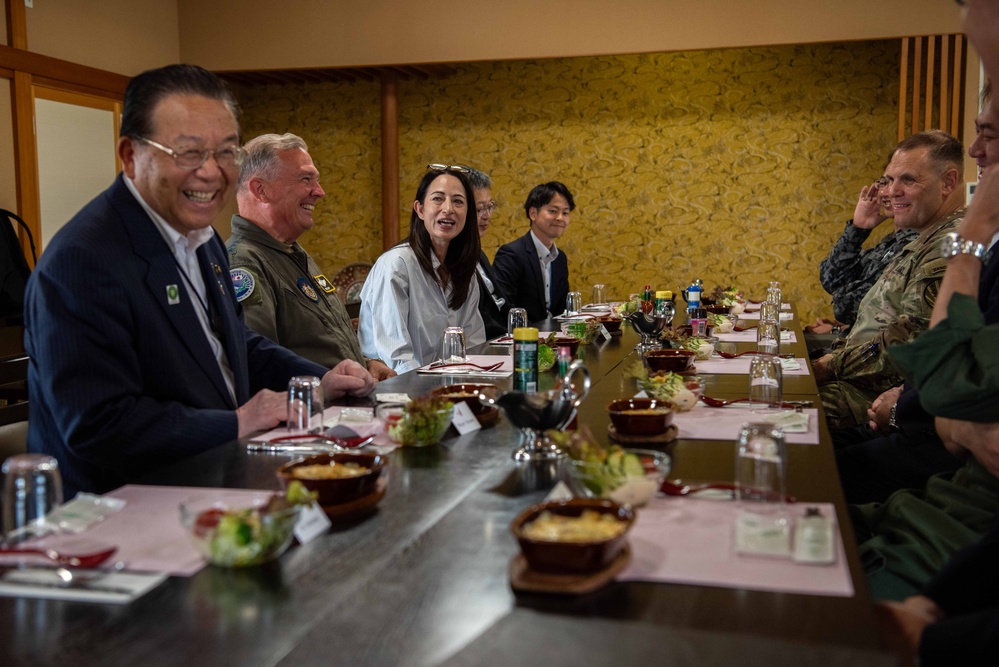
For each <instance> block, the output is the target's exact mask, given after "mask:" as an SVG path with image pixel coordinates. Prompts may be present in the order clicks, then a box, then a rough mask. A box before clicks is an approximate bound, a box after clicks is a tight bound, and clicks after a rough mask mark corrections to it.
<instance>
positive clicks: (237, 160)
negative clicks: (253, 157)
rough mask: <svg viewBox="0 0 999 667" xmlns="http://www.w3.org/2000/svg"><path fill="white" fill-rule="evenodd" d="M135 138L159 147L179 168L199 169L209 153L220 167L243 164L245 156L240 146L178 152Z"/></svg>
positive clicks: (189, 149) (153, 142)
mask: <svg viewBox="0 0 999 667" xmlns="http://www.w3.org/2000/svg"><path fill="white" fill-rule="evenodd" d="M136 139H138V140H139V141H142V142H145V143H147V144H149V145H150V146H152V147H153V148H158V149H160V150H161V151H163V152H164V153H166V154H167V155H169V156H170V157H172V158H173V161H174V162H176V163H177V166H178V167H180V168H181V169H200V168H201V165H203V164H204V163H206V162H208V156H209V155H211V156H213V157H214V158H215V162H217V163H218V165H219V166H220V167H238V166H239V165H241V164H243V158H245V157H246V149H244V148H243V147H242V146H235V145H230V146H223V147H222V148H216V149H215V150H209V149H207V148H186V149H184V150H182V151H179V152H178V151H175V150H173V149H172V148H167V147H166V146H164V145H163V144H158V143H156V142H155V141H153V140H152V139H146V138H145V137H136Z"/></svg>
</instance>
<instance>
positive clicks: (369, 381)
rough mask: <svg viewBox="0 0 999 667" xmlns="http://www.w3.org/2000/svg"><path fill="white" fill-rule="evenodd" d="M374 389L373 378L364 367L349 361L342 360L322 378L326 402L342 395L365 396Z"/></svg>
mask: <svg viewBox="0 0 999 667" xmlns="http://www.w3.org/2000/svg"><path fill="white" fill-rule="evenodd" d="M374 389H375V378H373V377H372V376H371V373H369V372H368V370H367V369H366V368H365V367H364V366H362V365H361V364H359V363H357V362H356V361H352V360H350V359H344V360H343V361H341V362H340V363H339V364H337V365H336V366H334V367H333V368H331V369H330V370H328V371H327V372H326V375H324V376H323V392H324V393H325V394H326V400H327V401H329V400H332V399H335V398H340V397H341V396H343V395H344V394H350V395H352V396H367V395H368V394H370V393H371V392H372V391H374Z"/></svg>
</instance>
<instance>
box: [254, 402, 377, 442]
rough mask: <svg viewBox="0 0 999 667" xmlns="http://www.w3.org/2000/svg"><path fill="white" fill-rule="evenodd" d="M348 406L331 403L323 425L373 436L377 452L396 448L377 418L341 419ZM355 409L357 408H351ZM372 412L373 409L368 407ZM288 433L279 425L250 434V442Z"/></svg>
mask: <svg viewBox="0 0 999 667" xmlns="http://www.w3.org/2000/svg"><path fill="white" fill-rule="evenodd" d="M347 409H350V408H344V407H342V406H339V405H331V406H330V407H328V408H326V409H325V410H323V426H324V427H326V428H329V427H331V426H336V425H337V424H343V425H344V426H346V427H348V428H350V429H352V430H353V431H354V432H356V433H357V434H358V435H360V436H363V437H368V436H369V435H373V436H375V439H374V441H372V445H373V446H374V449H375V450H377V451H378V452H380V453H382V454H385V453H388V452H391V451H392V450H394V449H395V448H396V446H397V445H396V444H395V443H394V442H392V441H391V440H389V437H388V435H387V434H386V433H385V425H384V424H382V422H380V421H378V420H377V419H370V420H368V421H353V420H350V421H347V420H345V419H343V414H342V413H343V411H344V410H347ZM353 409H354V410H357V408H353ZM369 409H370V410H371V411H372V414H374V409H373V408H369ZM286 435H288V429H287V428H285V427H284V426H279V427H277V428H275V429H272V430H270V431H267V432H265V433H260V434H259V435H255V436H252V437H251V438H250V441H251V442H270V441H271V440H274V439H275V438H280V437H283V436H286Z"/></svg>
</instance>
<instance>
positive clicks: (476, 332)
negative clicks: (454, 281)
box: [358, 245, 486, 373]
mask: <svg viewBox="0 0 999 667" xmlns="http://www.w3.org/2000/svg"><path fill="white" fill-rule="evenodd" d="M431 261H432V262H433V267H434V270H435V271H436V270H437V268H438V267H439V266H440V261H439V260H438V259H437V256H436V255H431ZM471 282H472V284H471V286H470V288H469V290H468V298H466V299H465V303H464V304H462V306H461V308H459V309H458V310H451V308H449V307H448V300H449V299H450V298H451V292H452V289H451V287H452V286H451V285H450V284H449V285H448V288H447V290H446V291H445V290H442V289H441V286H440V285H438V284H437V282H436V281H434V280H433V279H432V278H431V277H430V276H428V275H427V274H426V272H425V271H424V270H423V267H421V266H420V262H419V260H417V258H416V253H415V252H413V249H412V248H410V247H409V245H398V246H396V247H394V248H392V249H391V250H388V251H387V252H385V253H384V254H383V255H382V256H381V257H379V258H378V261H376V262H375V265H374V267H372V269H371V272H370V273H369V274H368V277H367V278H366V279H365V280H364V287H363V288H361V315H360V322H359V324H358V337H359V338H360V340H361V351H362V352H363V353H364V356H366V357H372V358H375V359H381V360H382V361H384V362H385V363H386V364H388V365H389V366H390V367H391V368H392V370H394V371H396V372H397V373H405V372H406V371H411V370H413V369H415V368H419V367H420V366H423V365H426V364H429V363H430V362H432V361H434V358H435V357H436V355H437V346H438V345H439V344H440V340H441V335H442V334H443V333H444V329H445V328H447V327H462V328H463V329H464V330H465V345H466V346H467V347H472V346H473V345H479V344H481V343H485V342H486V330H485V325H483V323H482V316H481V315H479V286H478V281H476V280H475V278H474V277H473V278H472V281H471Z"/></svg>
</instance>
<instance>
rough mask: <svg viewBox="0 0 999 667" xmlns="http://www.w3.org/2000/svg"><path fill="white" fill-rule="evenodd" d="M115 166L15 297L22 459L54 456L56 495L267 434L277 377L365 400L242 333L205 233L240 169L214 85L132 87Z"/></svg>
mask: <svg viewBox="0 0 999 667" xmlns="http://www.w3.org/2000/svg"><path fill="white" fill-rule="evenodd" d="M118 154H119V156H120V157H121V160H122V165H123V172H124V173H123V174H121V175H119V176H118V178H117V179H116V180H115V182H114V184H113V185H111V187H110V188H108V189H107V190H106V191H105V192H103V193H102V194H100V195H99V196H98V197H97V198H96V199H94V200H93V201H92V202H90V203H89V204H87V206H86V207H84V208H83V210H81V211H80V212H79V213H78V214H77V215H76V216H75V217H74V218H73V219H72V220H70V221H69V223H68V224H67V225H66V226H65V227H64V228H63V229H62V230H61V231H60V232H59V233H58V234H57V235H56V236H55V238H54V239H53V241H52V243H51V244H50V245H49V246H48V247H47V248H46V249H45V252H44V254H43V255H42V257H41V260H40V261H39V263H38V266H37V267H36V270H35V272H34V273H33V274H32V277H31V281H30V282H29V284H28V291H27V305H26V309H25V348H26V350H27V351H28V354H29V355H30V357H31V363H30V365H29V368H28V386H29V395H30V398H31V420H30V425H29V430H28V448H29V450H30V451H33V452H42V453H48V454H52V455H53V456H55V457H56V459H57V460H58V461H59V466H60V468H61V469H62V474H63V481H64V483H65V488H66V491H67V496H72V495H74V494H75V493H76V492H77V491H92V492H103V491H108V490H110V489H113V488H115V487H117V486H119V485H121V484H124V483H126V482H128V481H130V480H132V479H134V478H136V477H139V476H141V475H143V474H146V473H149V472H151V471H152V470H155V469H156V468H160V467H163V466H165V465H168V464H170V463H172V462H174V461H177V460H179V459H181V458H183V457H185V456H189V455H192V454H195V453H198V452H201V451H204V450H206V449H209V448H211V447H215V446H217V445H219V444H222V443H224V442H226V441H228V440H232V439H234V438H236V437H241V436H245V435H248V434H250V433H253V432H255V431H259V430H262V429H267V428H273V427H274V426H277V425H278V424H279V423H280V422H281V421H282V420H283V419H284V416H285V403H286V400H285V394H284V393H283V391H282V390H283V389H284V388H286V386H287V382H288V379H289V378H290V377H291V376H293V375H299V374H302V375H319V376H322V377H323V387H324V389H325V390H326V396H327V398H335V397H339V396H342V395H343V394H344V393H355V394H366V393H368V392H370V391H371V389H372V388H373V386H374V381H373V380H372V378H371V376H370V375H369V374H368V372H367V371H366V370H365V369H364V368H363V367H361V366H360V365H359V364H357V363H356V362H353V361H345V362H342V363H341V364H340V365H338V366H337V367H336V368H335V369H333V370H331V371H327V369H326V368H324V367H323V366H320V365H318V364H315V363H312V362H310V361H307V360H305V359H302V358H301V357H299V356H297V355H295V354H294V353H292V352H290V351H288V350H286V349H284V348H282V347H280V346H278V345H276V344H274V343H271V342H270V341H268V340H267V339H265V338H263V337H262V336H260V335H258V334H255V333H253V332H252V331H250V330H249V329H247V328H246V326H245V325H244V324H243V319H242V315H241V313H240V312H238V310H237V306H236V301H235V296H234V294H233V288H232V283H231V281H230V280H229V267H228V264H227V262H226V250H225V247H224V246H223V245H222V242H221V241H220V240H219V239H218V237H217V236H216V235H215V232H214V231H213V230H212V227H211V223H212V221H213V220H214V219H215V217H216V216H217V215H218V214H219V213H220V212H221V211H222V209H223V207H224V206H225V204H226V202H227V201H228V199H229V197H230V196H231V194H232V189H233V187H234V185H235V182H236V174H237V169H238V166H239V163H240V161H241V159H242V155H243V149H242V148H241V147H240V146H239V125H238V123H237V120H236V106H235V102H234V100H233V99H232V97H231V95H230V94H229V92H228V90H227V89H226V88H225V86H224V84H222V82H221V81H220V80H219V79H218V78H217V77H215V76H214V75H213V74H211V73H209V72H207V71H206V70H203V69H201V68H199V67H191V66H184V65H175V66H170V67H165V68H162V69H159V70H152V71H150V72H145V73H143V74H140V75H139V76H137V77H135V78H134V79H133V80H132V81H131V83H130V84H129V87H128V89H127V91H126V93H125V104H124V112H123V117H122V125H121V136H120V138H119V140H118Z"/></svg>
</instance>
